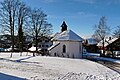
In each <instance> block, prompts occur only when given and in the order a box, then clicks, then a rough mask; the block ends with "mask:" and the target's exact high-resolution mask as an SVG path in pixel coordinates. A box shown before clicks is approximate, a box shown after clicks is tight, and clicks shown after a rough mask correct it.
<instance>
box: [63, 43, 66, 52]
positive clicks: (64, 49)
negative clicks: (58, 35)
mask: <svg viewBox="0 0 120 80" xmlns="http://www.w3.org/2000/svg"><path fill="white" fill-rule="evenodd" d="M63 53H66V45H63Z"/></svg>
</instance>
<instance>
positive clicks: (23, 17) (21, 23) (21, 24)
mask: <svg viewBox="0 0 120 80" xmlns="http://www.w3.org/2000/svg"><path fill="white" fill-rule="evenodd" d="M29 13H30V9H29V7H27V6H26V4H25V3H23V2H21V3H20V4H19V5H18V10H17V20H18V45H19V50H20V51H22V48H23V41H24V37H23V35H24V31H23V29H25V24H26V22H27V19H28V16H29Z"/></svg>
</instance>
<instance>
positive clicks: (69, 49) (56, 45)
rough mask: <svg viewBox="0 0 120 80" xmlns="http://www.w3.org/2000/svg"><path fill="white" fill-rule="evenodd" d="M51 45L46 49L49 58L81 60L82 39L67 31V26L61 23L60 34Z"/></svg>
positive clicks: (53, 39)
mask: <svg viewBox="0 0 120 80" xmlns="http://www.w3.org/2000/svg"><path fill="white" fill-rule="evenodd" d="M52 41H53V45H52V46H51V47H50V48H48V50H49V54H50V55H51V56H58V57H67V58H81V57H82V41H83V39H82V38H81V37H80V36H78V35H77V34H76V33H75V32H73V31H72V30H67V25H66V23H65V21H63V23H62V25H61V32H60V33H57V34H56V35H55V36H54V37H53V38H52Z"/></svg>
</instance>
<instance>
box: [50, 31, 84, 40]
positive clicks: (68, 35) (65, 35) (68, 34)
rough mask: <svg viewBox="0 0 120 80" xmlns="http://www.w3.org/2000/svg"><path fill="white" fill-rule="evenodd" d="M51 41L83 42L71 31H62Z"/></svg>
mask: <svg viewBox="0 0 120 80" xmlns="http://www.w3.org/2000/svg"><path fill="white" fill-rule="evenodd" d="M52 40H70V41H83V39H82V38H81V37H80V36H78V35H77V34H76V33H74V32H73V31H72V30H66V31H63V32H61V33H59V34H57V35H56V36H55V37H54V38H53V39H52Z"/></svg>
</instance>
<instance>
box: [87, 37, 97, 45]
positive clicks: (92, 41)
mask: <svg viewBox="0 0 120 80" xmlns="http://www.w3.org/2000/svg"><path fill="white" fill-rule="evenodd" d="M87 41H88V44H97V41H96V40H95V39H93V38H88V39H87Z"/></svg>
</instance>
